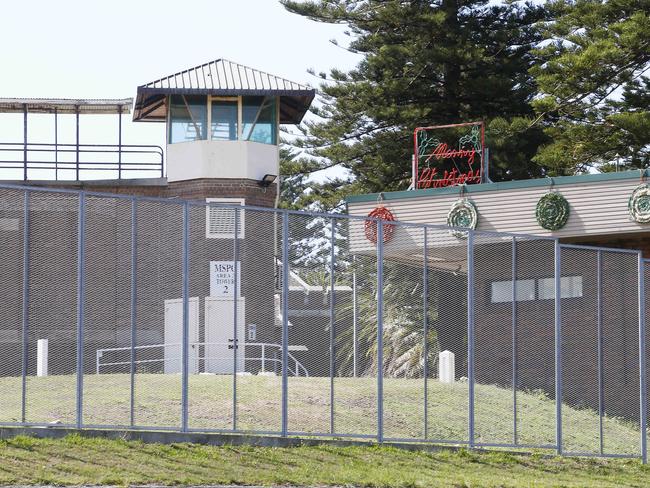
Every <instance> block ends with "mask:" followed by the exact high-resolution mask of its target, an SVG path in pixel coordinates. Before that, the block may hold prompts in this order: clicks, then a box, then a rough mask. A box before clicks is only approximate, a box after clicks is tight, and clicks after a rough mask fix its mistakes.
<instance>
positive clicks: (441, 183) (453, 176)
mask: <svg viewBox="0 0 650 488" xmlns="http://www.w3.org/2000/svg"><path fill="white" fill-rule="evenodd" d="M437 174H438V169H437V168H425V169H424V170H423V171H422V173H421V174H420V177H419V178H418V188H432V187H433V188H444V187H446V186H453V185H462V184H464V183H480V182H481V171H480V170H473V169H470V170H469V171H468V172H467V173H459V172H458V170H457V169H456V168H454V169H452V170H451V171H445V172H444V173H443V174H442V178H436V175H437Z"/></svg>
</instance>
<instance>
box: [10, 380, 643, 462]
mask: <svg viewBox="0 0 650 488" xmlns="http://www.w3.org/2000/svg"><path fill="white" fill-rule="evenodd" d="M189 381H190V383H189V385H190V386H189V409H190V412H189V413H190V427H191V428H197V429H230V428H232V410H233V409H232V376H214V375H192V376H191V377H190V378H189ZM237 382H238V388H237V395H238V396H237V420H238V428H239V429H241V430H258V431H279V430H280V418H281V397H280V392H281V379H280V378H278V377H258V376H240V377H238V378H237ZM376 386H377V385H376V379H374V378H336V379H335V380H334V411H335V425H334V427H335V431H336V432H337V433H340V434H371V435H373V434H376V428H377V407H376V403H377V397H376ZM0 391H1V392H2V395H1V396H0V421H1V422H8V421H9V422H11V421H18V420H19V418H20V379H19V378H0ZM384 392H385V401H384V435H385V436H386V437H393V438H405V439H417V438H422V437H423V436H424V432H423V426H424V405H423V403H424V402H423V382H422V380H414V379H390V378H387V379H385V380H384ZM74 393H75V377H74V376H49V377H44V378H37V377H30V378H28V383H27V402H28V408H27V420H28V421H30V422H39V423H41V422H42V423H49V422H56V421H59V422H61V423H64V424H65V423H68V424H71V423H74V420H75V418H74V414H75V394H74ZM180 401H181V379H180V376H179V375H163V374H138V375H137V379H136V423H137V425H140V426H159V427H175V426H176V427H178V426H179V422H180ZM517 401H518V409H517V415H518V441H519V443H521V444H533V445H549V444H554V442H555V402H554V401H553V400H552V399H549V398H548V397H546V396H545V395H544V394H542V393H539V392H519V393H518V399H517ZM467 409H468V387H467V384H465V383H456V384H454V385H446V384H441V383H438V382H437V381H434V380H431V381H430V382H429V395H428V425H429V429H428V438H429V439H438V440H452V441H455V440H464V439H467V435H468V433H467ZM475 411H476V433H475V438H476V441H477V442H478V443H510V442H512V439H513V434H512V429H513V425H512V424H513V418H512V392H511V390H509V389H503V388H499V387H496V386H492V385H477V386H476V407H475ZM288 412H289V430H290V431H295V432H305V433H306V434H307V435H308V434H310V433H314V432H328V431H329V414H330V396H329V379H328V378H290V379H289V411H288ZM84 423H86V424H97V425H128V423H129V376H128V375H117V374H116V375H109V374H107V375H100V376H97V375H87V376H85V378H84ZM563 425H564V431H563V432H564V449H565V450H568V451H573V452H596V450H597V449H598V445H599V444H598V442H599V441H598V416H597V414H596V413H595V412H594V411H592V410H577V409H574V408H570V407H568V406H564V407H563ZM603 428H604V433H605V435H604V439H605V450H606V451H607V452H609V453H616V454H638V452H639V450H638V449H639V448H638V445H639V435H640V434H639V431H638V428H637V426H634V425H632V424H631V423H628V422H626V421H624V420H622V419H617V418H611V417H606V418H605V419H604V425H603Z"/></svg>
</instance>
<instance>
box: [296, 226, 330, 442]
mask: <svg viewBox="0 0 650 488" xmlns="http://www.w3.org/2000/svg"><path fill="white" fill-rule="evenodd" d="M330 223H331V226H332V229H331V236H330V241H331V242H330V310H329V313H330V434H333V433H334V369H335V367H336V360H335V357H334V355H335V353H336V348H335V346H334V341H335V340H336V333H335V331H334V327H335V322H334V306H335V296H334V281H335V280H334V269H335V265H336V255H335V252H334V244H335V242H336V220H335V219H333V218H332V219H330ZM297 370H298V367H297V366H296V371H297Z"/></svg>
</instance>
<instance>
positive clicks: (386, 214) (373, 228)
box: [364, 206, 395, 244]
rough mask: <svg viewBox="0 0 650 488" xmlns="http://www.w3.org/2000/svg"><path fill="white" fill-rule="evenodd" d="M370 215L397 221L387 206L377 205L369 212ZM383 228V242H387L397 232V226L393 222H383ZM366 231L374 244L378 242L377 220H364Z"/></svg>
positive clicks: (367, 236) (367, 237)
mask: <svg viewBox="0 0 650 488" xmlns="http://www.w3.org/2000/svg"><path fill="white" fill-rule="evenodd" d="M368 217H374V218H375V219H381V220H386V221H389V222H393V221H395V217H394V216H393V214H392V213H391V211H390V210H388V209H387V208H386V207H382V206H380V207H377V208H374V209H373V210H372V211H371V212H370V213H369V214H368ZM382 230H383V233H384V237H383V242H384V243H386V242H388V241H390V239H391V237H393V232H395V226H394V225H393V224H383V225H382ZM364 231H365V234H366V239H368V240H369V241H370V242H372V243H373V244H377V221H376V220H366V221H365V222H364Z"/></svg>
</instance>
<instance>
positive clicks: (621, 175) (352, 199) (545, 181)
mask: <svg viewBox="0 0 650 488" xmlns="http://www.w3.org/2000/svg"><path fill="white" fill-rule="evenodd" d="M647 176H650V170H648V169H644V170H629V171H621V172H618V173H595V174H585V175H574V176H555V177H546V178H535V179H531V180H512V181H500V182H498V183H482V184H479V185H466V186H465V194H472V193H483V192H489V191H501V190H516V189H520V188H535V187H545V186H550V185H551V184H552V185H553V186H563V185H575V184H580V183H596V182H601V181H616V180H629V179H642V178H645V177H647ZM458 192H459V185H455V186H447V187H444V188H427V189H423V190H402V191H387V192H379V193H366V194H363V195H352V196H349V197H348V198H346V199H345V201H346V203H363V202H376V201H377V199H378V198H379V196H380V195H381V197H382V199H383V200H400V199H406V198H422V197H428V196H438V195H448V194H453V193H458Z"/></svg>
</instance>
